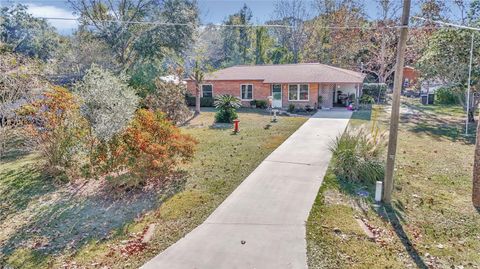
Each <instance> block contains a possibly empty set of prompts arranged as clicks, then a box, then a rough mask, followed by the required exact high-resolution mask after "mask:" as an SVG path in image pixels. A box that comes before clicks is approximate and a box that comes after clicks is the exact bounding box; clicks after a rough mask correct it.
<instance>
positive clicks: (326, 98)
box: [320, 84, 335, 108]
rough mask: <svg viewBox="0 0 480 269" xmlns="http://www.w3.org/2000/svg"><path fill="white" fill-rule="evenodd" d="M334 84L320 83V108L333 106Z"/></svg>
mask: <svg viewBox="0 0 480 269" xmlns="http://www.w3.org/2000/svg"><path fill="white" fill-rule="evenodd" d="M334 86H335V85H334V84H321V85H320V95H321V96H322V108H332V107H333V90H334Z"/></svg>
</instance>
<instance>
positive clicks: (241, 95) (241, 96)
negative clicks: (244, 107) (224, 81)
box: [240, 84, 254, 101]
mask: <svg viewBox="0 0 480 269" xmlns="http://www.w3.org/2000/svg"><path fill="white" fill-rule="evenodd" d="M242 86H252V99H243V94H242ZM247 89H248V87H247ZM253 92H254V89H253V84H240V99H241V100H242V101H252V100H254V98H253Z"/></svg>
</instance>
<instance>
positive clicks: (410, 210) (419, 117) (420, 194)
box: [307, 99, 480, 268]
mask: <svg viewBox="0 0 480 269" xmlns="http://www.w3.org/2000/svg"><path fill="white" fill-rule="evenodd" d="M403 107H404V109H405V108H410V109H407V110H403V109H402V111H406V112H408V113H402V117H401V123H400V127H399V136H398V137H399V143H398V150H397V153H398V155H397V162H396V178H395V191H394V197H393V203H392V207H383V206H376V205H375V204H374V203H373V192H374V190H373V187H374V186H363V185H360V184H352V183H348V182H344V181H343V180H341V179H338V178H336V177H335V175H334V174H333V173H332V172H331V171H329V172H327V175H326V176H325V179H324V184H323V186H322V188H321V190H320V192H319V195H318V197H317V199H316V201H315V204H314V207H313V209H312V211H311V213H310V217H309V220H308V226H307V242H308V264H309V266H310V268H349V267H352V268H408V267H413V268H415V267H419V268H478V267H480V252H479V250H480V213H479V212H477V211H476V210H475V209H474V208H473V206H472V204H471V173H472V165H473V150H474V145H473V144H472V141H473V138H472V137H465V136H464V135H463V124H464V115H463V114H462V109H461V108H460V107H442V106H423V105H420V104H419V103H418V102H417V101H416V100H415V101H414V100H411V99H404V102H403ZM385 108H386V107H382V106H378V107H376V109H377V111H379V112H377V113H378V116H374V115H375V113H368V112H365V111H362V112H356V113H355V114H354V119H353V120H352V121H351V122H350V125H351V126H362V125H363V126H369V125H371V124H372V122H373V121H374V120H375V118H377V120H378V123H379V124H380V126H382V128H383V129H387V126H388V122H389V114H388V113H386V112H385ZM472 129H473V130H474V126H472ZM359 190H367V191H369V192H370V196H369V197H366V198H362V197H360V196H359V195H358V194H357V193H358V191H359ZM356 219H363V220H364V223H366V224H367V226H368V227H369V230H371V231H373V232H374V233H375V234H377V235H378V236H377V238H376V239H374V240H370V239H369V238H368V237H367V235H366V234H365V232H364V231H363V230H362V229H361V228H360V226H359V225H358V224H357V221H356Z"/></svg>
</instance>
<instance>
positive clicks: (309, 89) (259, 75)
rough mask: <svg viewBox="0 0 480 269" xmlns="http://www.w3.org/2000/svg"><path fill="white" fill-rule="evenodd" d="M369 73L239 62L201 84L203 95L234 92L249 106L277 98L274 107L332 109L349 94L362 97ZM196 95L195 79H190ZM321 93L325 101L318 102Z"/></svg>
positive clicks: (316, 65) (318, 66) (310, 65)
mask: <svg viewBox="0 0 480 269" xmlns="http://www.w3.org/2000/svg"><path fill="white" fill-rule="evenodd" d="M364 78H365V75H364V74H362V73H358V72H354V71H351V70H346V69H342V68H337V67H333V66H328V65H324V64H319V63H305V64H282V65H239V66H233V67H229V68H225V69H221V70H218V71H215V72H213V73H209V74H206V75H205V77H204V81H203V82H202V85H201V91H202V93H201V94H202V96H203V97H214V96H216V95H221V94H230V95H234V96H237V97H239V98H240V99H241V100H242V104H243V105H245V106H248V105H249V103H250V101H251V100H255V99H256V100H266V99H267V98H268V97H269V96H272V97H273V107H283V108H287V107H288V106H289V104H294V105H295V106H296V107H305V106H306V105H309V106H310V107H318V106H319V105H320V106H322V108H332V107H333V106H337V105H338V106H342V105H343V106H344V105H345V100H346V98H348V97H352V95H354V98H358V97H359V96H360V95H361V89H362V84H363V80H364ZM187 90H188V92H189V93H191V94H192V95H195V82H194V81H192V80H187ZM319 96H322V101H321V103H320V104H318V100H319V98H318V97H319Z"/></svg>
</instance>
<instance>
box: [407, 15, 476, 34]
mask: <svg viewBox="0 0 480 269" xmlns="http://www.w3.org/2000/svg"><path fill="white" fill-rule="evenodd" d="M413 18H415V19H418V20H422V21H426V22H430V23H435V24H439V25H443V26H448V27H455V28H461V29H466V30H474V31H480V28H475V27H471V26H467V25H460V24H455V23H450V22H444V21H435V20H429V19H426V18H422V17H417V16H413Z"/></svg>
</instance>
